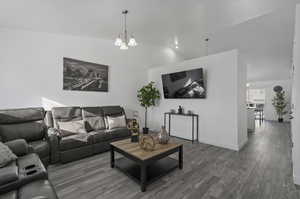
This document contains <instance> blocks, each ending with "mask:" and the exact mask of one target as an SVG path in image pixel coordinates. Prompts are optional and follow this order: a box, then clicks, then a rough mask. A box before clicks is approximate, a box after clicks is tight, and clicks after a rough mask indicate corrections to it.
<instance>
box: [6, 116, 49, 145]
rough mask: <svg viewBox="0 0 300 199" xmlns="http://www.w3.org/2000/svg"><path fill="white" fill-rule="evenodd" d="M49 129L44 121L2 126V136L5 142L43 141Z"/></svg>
mask: <svg viewBox="0 0 300 199" xmlns="http://www.w3.org/2000/svg"><path fill="white" fill-rule="evenodd" d="M46 130H47V127H46V125H45V124H44V121H35V122H26V123H16V124H0V136H1V138H2V140H3V141H4V142H7V141H11V140H15V139H25V140H26V141H28V142H30V141H35V140H41V139H43V138H44V136H45V133H46Z"/></svg>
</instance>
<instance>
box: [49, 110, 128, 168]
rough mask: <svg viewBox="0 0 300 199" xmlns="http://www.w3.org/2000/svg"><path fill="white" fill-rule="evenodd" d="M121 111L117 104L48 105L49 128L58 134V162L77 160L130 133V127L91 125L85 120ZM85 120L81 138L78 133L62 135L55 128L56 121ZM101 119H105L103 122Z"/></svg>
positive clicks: (123, 113)
mask: <svg viewBox="0 0 300 199" xmlns="http://www.w3.org/2000/svg"><path fill="white" fill-rule="evenodd" d="M119 115H125V112H124V109H123V108H122V107H120V106H103V107H56V108H53V109H52V117H53V120H52V121H53V124H52V128H53V129H54V130H55V131H56V135H57V136H58V137H59V141H58V146H57V147H56V149H57V151H56V153H57V155H55V156H56V157H58V159H56V161H60V162H62V163H65V162H70V161H73V160H78V159H81V158H83V157H87V156H90V155H93V154H97V153H101V152H104V151H107V150H109V143H110V142H112V141H116V140H120V139H125V138H128V137H130V135H131V134H130V130H129V129H128V128H127V127H123V128H115V129H112V130H109V129H107V125H106V124H104V126H103V128H99V129H97V128H96V129H95V128H94V126H93V125H91V123H90V122H89V121H92V120H93V121H95V120H97V121H98V122H104V118H105V117H106V116H119ZM79 120H83V121H85V125H86V130H87V132H88V133H87V139H86V140H84V141H83V140H81V139H80V138H79V136H81V135H69V136H62V135H61V134H60V132H59V130H58V128H59V127H58V122H62V121H63V122H67V121H79ZM104 123H105V122H104Z"/></svg>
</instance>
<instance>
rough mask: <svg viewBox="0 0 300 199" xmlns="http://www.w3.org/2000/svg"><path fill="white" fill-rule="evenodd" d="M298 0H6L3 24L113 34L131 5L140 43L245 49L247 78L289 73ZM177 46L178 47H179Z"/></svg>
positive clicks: (189, 51) (191, 52) (188, 50)
mask: <svg viewBox="0 0 300 199" xmlns="http://www.w3.org/2000/svg"><path fill="white" fill-rule="evenodd" d="M299 2H300V1H299V0H185V1H183V0H163V1H162V0H126V1H125V0H1V1H0V3H1V5H0V27H6V28H16V29H19V28H21V29H26V30H32V31H40V32H50V33H62V34H71V35H78V36H88V37H98V38H104V39H111V40H113V39H114V38H115V37H116V36H117V34H118V33H119V32H120V29H121V22H122V21H121V20H122V18H121V11H122V10H123V9H125V8H126V9H128V10H129V11H130V13H129V16H128V26H129V27H128V28H129V30H130V31H132V32H133V33H134V35H135V37H136V39H137V40H138V42H139V43H140V45H157V46H166V47H171V48H174V40H178V43H179V49H178V50H177V52H178V53H179V54H181V55H182V56H183V57H184V58H185V59H189V58H195V57H199V56H203V55H205V54H206V53H207V50H206V45H205V42H204V40H205V38H206V37H209V38H210V41H209V43H208V52H209V53H216V52H221V51H224V50H229V49H233V48H238V49H240V51H241V53H242V56H243V58H244V59H245V62H246V64H247V66H248V80H249V81H261V80H277V79H287V78H289V69H290V67H291V57H292V44H293V33H294V27H293V26H294V12H295V4H296V3H299ZM174 50H175V49H174Z"/></svg>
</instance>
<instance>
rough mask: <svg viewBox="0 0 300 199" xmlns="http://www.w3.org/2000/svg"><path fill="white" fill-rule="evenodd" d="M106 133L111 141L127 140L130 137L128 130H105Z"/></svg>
mask: <svg viewBox="0 0 300 199" xmlns="http://www.w3.org/2000/svg"><path fill="white" fill-rule="evenodd" d="M105 132H106V133H109V134H111V136H112V139H116V138H127V137H129V136H130V135H131V132H130V130H129V129H128V128H116V129H112V130H109V129H108V130H105Z"/></svg>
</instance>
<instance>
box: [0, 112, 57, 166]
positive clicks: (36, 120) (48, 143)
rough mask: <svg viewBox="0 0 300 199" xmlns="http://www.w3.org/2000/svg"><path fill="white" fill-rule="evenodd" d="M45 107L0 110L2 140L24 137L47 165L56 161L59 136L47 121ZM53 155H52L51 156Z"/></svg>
mask: <svg viewBox="0 0 300 199" xmlns="http://www.w3.org/2000/svg"><path fill="white" fill-rule="evenodd" d="M45 116H46V112H45V110H44V109H43V108H24V109H7V110H0V141H2V142H9V141H12V140H16V139H24V140H26V141H27V143H28V144H29V145H31V146H32V148H33V149H34V152H35V153H37V154H38V155H39V157H40V159H41V160H42V162H43V163H44V165H45V166H47V165H48V164H49V162H50V161H51V162H55V161H56V159H57V158H55V156H54V155H55V153H53V152H52V151H51V150H53V149H55V148H56V147H57V143H58V137H57V136H56V135H55V131H53V129H51V128H50V129H49V127H48V126H47V123H46V121H45V120H46V119H47V117H45ZM51 155H52V156H51Z"/></svg>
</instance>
